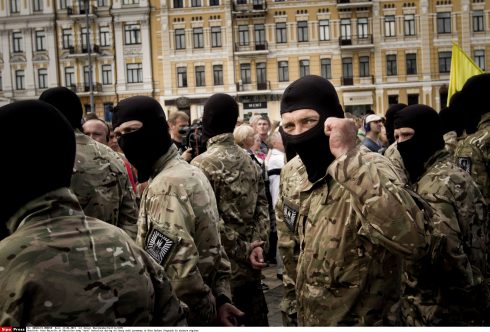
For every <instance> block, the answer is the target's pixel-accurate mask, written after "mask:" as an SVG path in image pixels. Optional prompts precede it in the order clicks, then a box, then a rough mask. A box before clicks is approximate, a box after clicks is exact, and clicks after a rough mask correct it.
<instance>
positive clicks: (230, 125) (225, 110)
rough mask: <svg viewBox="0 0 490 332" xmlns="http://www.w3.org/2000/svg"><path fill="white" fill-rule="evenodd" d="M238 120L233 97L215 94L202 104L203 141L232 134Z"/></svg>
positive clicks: (236, 105)
mask: <svg viewBox="0 0 490 332" xmlns="http://www.w3.org/2000/svg"><path fill="white" fill-rule="evenodd" d="M237 119H238V104H237V102H236V101H235V99H233V97H231V96H229V95H227V94H224V93H216V94H214V95H212V96H211V97H209V98H208V100H207V101H206V103H205V104H204V111H203V114H202V133H203V138H204V140H205V141H207V140H209V139H210V138H212V137H214V136H216V135H220V134H224V133H232V132H233V130H234V129H235V126H236V122H237Z"/></svg>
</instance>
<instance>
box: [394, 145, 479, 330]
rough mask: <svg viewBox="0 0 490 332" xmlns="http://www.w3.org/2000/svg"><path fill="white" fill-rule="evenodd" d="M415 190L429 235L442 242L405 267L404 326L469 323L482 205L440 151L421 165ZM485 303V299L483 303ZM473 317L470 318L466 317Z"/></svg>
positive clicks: (461, 173) (475, 191)
mask: <svg viewBox="0 0 490 332" xmlns="http://www.w3.org/2000/svg"><path fill="white" fill-rule="evenodd" d="M425 166H426V171H425V173H424V174H423V175H422V177H421V178H420V179H419V181H418V182H417V184H416V185H415V188H414V189H415V190H416V192H417V193H418V194H419V195H420V196H421V197H422V198H423V199H424V200H425V201H426V202H427V203H428V204H429V205H430V207H431V208H432V213H433V216H432V221H433V224H432V225H433V226H432V227H433V228H434V229H433V234H434V238H435V237H441V235H442V237H443V238H444V242H442V243H441V244H440V247H439V248H438V249H437V248H435V249H437V251H436V252H433V253H432V255H431V257H427V258H426V259H425V260H424V261H422V264H420V263H419V264H417V265H415V266H411V265H410V264H407V273H405V276H407V277H408V280H405V294H404V296H403V298H402V306H401V308H402V318H403V322H404V324H406V325H410V326H421V325H443V326H453V325H458V326H459V325H475V324H477V325H478V324H479V323H481V321H480V322H476V321H472V320H473V319H475V318H474V317H475V313H472V312H476V311H477V309H475V305H477V303H478V300H477V296H475V295H476V294H478V293H481V289H482V285H483V282H484V281H483V280H484V273H485V271H486V246H485V237H486V236H485V234H486V225H485V220H486V213H487V212H486V205H485V201H484V199H483V196H482V194H481V193H480V191H479V190H478V188H477V186H476V184H475V183H474V181H473V180H472V179H471V177H470V176H469V175H468V174H467V173H465V172H464V171H463V170H461V169H459V168H458V167H457V166H456V165H455V164H454V163H453V162H452V160H451V156H450V152H449V151H447V150H446V149H443V150H440V151H438V152H436V153H435V154H434V156H433V157H431V158H430V159H429V160H428V161H427V163H426V164H425ZM487 300H488V299H487ZM472 317H473V318H472Z"/></svg>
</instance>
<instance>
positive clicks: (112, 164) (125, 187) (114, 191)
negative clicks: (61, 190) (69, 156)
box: [70, 129, 138, 239]
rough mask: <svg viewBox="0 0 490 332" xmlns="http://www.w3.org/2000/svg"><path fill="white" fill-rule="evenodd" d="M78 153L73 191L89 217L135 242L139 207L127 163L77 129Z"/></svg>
mask: <svg viewBox="0 0 490 332" xmlns="http://www.w3.org/2000/svg"><path fill="white" fill-rule="evenodd" d="M75 138H76V142H77V150H76V151H77V152H76V159H75V166H74V173H73V175H72V179H71V187H70V189H71V190H72V191H73V192H74V193H75V195H76V196H77V198H78V201H79V202H80V205H81V206H82V209H83V211H84V212H85V214H86V215H88V216H91V217H94V218H97V219H100V220H102V221H105V222H107V223H109V224H112V225H115V226H117V227H119V228H121V229H123V230H124V231H126V233H128V234H129V236H131V238H133V239H136V232H137V225H136V222H137V220H138V207H137V206H136V198H135V194H134V192H133V189H132V187H131V183H130V181H129V177H128V173H127V171H126V168H125V167H124V163H123V161H122V160H121V158H120V157H119V156H118V154H117V153H116V152H114V151H112V150H111V149H110V148H109V147H107V146H105V145H103V144H101V143H99V142H97V141H95V140H93V139H91V138H90V137H88V136H86V135H84V134H82V133H81V132H80V131H79V130H78V129H76V130H75Z"/></svg>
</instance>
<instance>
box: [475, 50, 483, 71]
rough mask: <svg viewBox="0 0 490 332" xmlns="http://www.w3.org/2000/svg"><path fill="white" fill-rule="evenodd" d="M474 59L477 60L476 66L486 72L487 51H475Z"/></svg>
mask: <svg viewBox="0 0 490 332" xmlns="http://www.w3.org/2000/svg"><path fill="white" fill-rule="evenodd" d="M473 59H474V60H475V64H476V65H477V66H478V67H480V68H481V69H482V70H485V50H475V53H474V54H473Z"/></svg>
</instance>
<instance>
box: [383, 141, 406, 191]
mask: <svg viewBox="0 0 490 332" xmlns="http://www.w3.org/2000/svg"><path fill="white" fill-rule="evenodd" d="M383 155H384V156H385V157H386V158H388V159H389V160H390V161H391V163H392V165H393V168H394V169H395V171H396V173H397V174H398V176H399V177H400V180H401V181H402V183H403V184H408V183H409V182H408V179H409V177H408V173H407V170H406V169H405V165H403V159H402V156H401V154H400V152H398V147H397V144H396V142H395V143H393V144H391V145H390V146H389V147H388V148H387V149H386V150H385V153H384V154H383Z"/></svg>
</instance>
